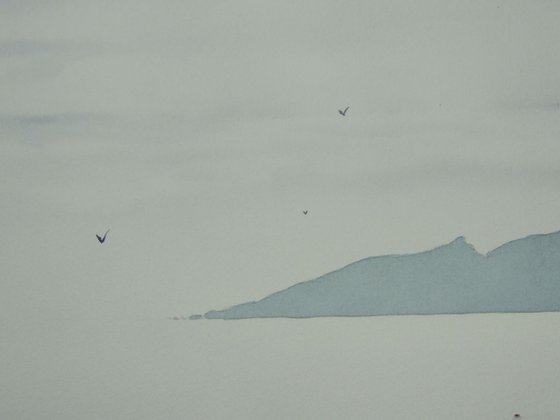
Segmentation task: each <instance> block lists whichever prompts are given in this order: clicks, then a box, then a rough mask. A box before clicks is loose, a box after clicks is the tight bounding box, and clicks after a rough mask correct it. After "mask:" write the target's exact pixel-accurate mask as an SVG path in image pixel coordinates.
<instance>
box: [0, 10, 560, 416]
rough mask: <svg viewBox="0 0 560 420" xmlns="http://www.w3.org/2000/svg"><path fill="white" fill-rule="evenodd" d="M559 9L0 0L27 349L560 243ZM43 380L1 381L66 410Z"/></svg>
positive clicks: (12, 256)
mask: <svg viewBox="0 0 560 420" xmlns="http://www.w3.org/2000/svg"><path fill="white" fill-rule="evenodd" d="M559 13H560V3H558V2H554V1H548V0H537V1H531V2H529V1H526V0H508V1H501V0H496V1H492V0H488V1H477V0H474V1H455V0H446V1H443V0H438V1H436V0H426V1H422V2H419V1H412V0H411V1H405V0H402V1H400V0H399V1H394V0H386V1H385V0H383V1H378V0H376V1H371V0H367V1H365V0H364V1H359V0H356V1H350V2H348V1H347V2H342V1H330V0H329V1H317V0H309V1H305V2H301V1H297V2H296V1H291V0H287V1H268V0H264V1H263V0H259V1H257V0H240V1H236V2H231V1H213V2H207V1H202V0H201V1H198V0H189V1H178V0H177V1H175V0H163V1H154V0H134V1H132V0H130V1H128V0H120V1H118V2H115V1H105V0H97V1H94V2H92V1H82V0H73V1H64V0H17V1H16V0H0V91H1V92H2V100H0V196H1V197H2V210H1V215H2V222H3V223H2V234H3V240H2V242H1V244H0V267H1V269H0V320H1V321H0V325H1V327H2V330H3V332H4V336H7V337H10V340H7V341H6V342H5V343H7V342H9V343H10V344H9V345H8V348H7V349H6V348H5V351H7V352H9V353H10V354H11V355H13V356H17V355H26V357H27V359H25V360H31V359H32V355H34V353H33V351H35V350H31V349H35V348H41V347H43V348H45V349H48V350H49V352H48V354H49V355H50V356H56V355H57V354H59V351H62V350H61V347H60V344H59V343H62V342H68V341H69V340H70V341H71V336H72V337H73V336H74V335H73V334H77V335H76V336H77V337H80V338H79V339H80V340H82V341H80V342H79V343H78V344H76V346H77V347H75V353H72V352H70V353H69V354H68V353H64V351H70V350H68V349H65V350H64V351H63V353H62V354H66V355H67V356H68V355H70V356H71V357H70V358H71V359H72V357H74V359H72V360H75V361H77V360H79V358H78V354H79V353H80V352H81V351H85V353H86V354H88V355H89V356H92V357H95V355H94V354H93V353H92V350H87V349H91V348H96V349H97V347H95V345H94V347H91V345H92V342H91V341H88V340H91V339H88V338H85V336H84V332H83V331H90V332H92V334H93V336H94V337H95V336H96V334H98V337H104V339H106V340H108V342H110V343H112V344H111V345H112V346H117V347H118V346H119V344H118V343H119V341H118V337H120V335H119V333H118V331H121V330H119V329H118V328H122V329H123V330H126V328H129V327H130V328H132V326H133V325H134V328H136V329H134V331H136V333H138V334H140V335H139V336H141V334H143V333H142V332H141V331H143V330H142V328H141V325H142V323H143V322H152V323H153V322H156V321H155V320H164V319H166V317H169V316H174V315H185V316H188V315H190V314H196V313H203V312H206V311H207V310H210V309H221V308H224V307H227V306H230V305H233V304H237V303H240V302H245V301H249V300H254V299H259V298H261V297H263V296H265V295H267V294H269V293H272V292H274V291H277V290H280V289H283V288H285V287H288V286H290V285H292V284H295V283H297V282H301V281H304V280H308V279H312V278H315V277H318V276H320V275H322V274H325V273H327V272H329V271H332V270H335V269H338V268H340V267H342V266H344V265H346V264H349V263H351V262H353V261H356V260H359V259H362V258H365V257H368V256H373V255H381V254H403V253H412V252H418V251H423V250H426V249H430V248H434V247H436V246H439V245H442V244H444V243H448V242H451V241H452V240H453V239H454V238H456V237H458V236H461V235H464V236H465V237H466V239H467V241H468V242H469V243H471V244H473V245H474V246H475V248H476V249H477V250H478V251H479V252H483V253H486V252H488V251H490V250H492V249H493V248H495V247H497V246H499V245H501V244H503V243H505V242H507V241H510V240H514V239H517V238H521V237H524V236H527V235H530V234H534V233H547V232H552V231H557V230H559V229H560V223H559V222H558V220H559V219H558V214H559V212H560V198H558V195H557V187H558V182H559V181H558V180H559V179H560V167H559V166H558V162H557V157H558V155H559V153H560V142H559V141H558V135H559V134H560V105H559V104H560V83H559V77H560V76H559V75H560V54H559V53H560V45H559V44H558V42H557V40H558V39H560V27H559V26H558V24H557V16H558V15H559ZM346 106H349V107H350V109H349V111H348V113H347V115H346V117H342V116H340V115H339V114H338V109H344V108H345V107H346ZM303 210H309V212H308V214H307V215H303V213H302V211H303ZM107 229H111V231H110V232H109V234H108V237H107V241H106V242H105V244H103V245H100V244H99V243H98V242H97V240H96V238H95V234H102V233H104V232H105V231H106V230H107ZM157 322H159V321H157ZM136 323H137V324H136ZM108 325H112V327H108ZM115 325H117V326H115ZM150 325H153V324H150ZM157 325H159V324H157ZM107 328H109V329H110V333H109V332H107ZM111 328H112V329H111ZM154 328H155V327H154ZM191 328H192V327H191ZM194 328H197V329H200V328H202V327H194ZM206 328H208V327H206ZM220 328H222V327H220ZM231 328H234V327H231ZM235 328H237V327H235ZM203 330H204V331H202V330H201V331H199V332H198V334H199V335H198V336H197V337H199V338H200V337H202V336H203V335H204V334H208V333H209V330H208V329H204V328H203ZM150 331H153V330H150ZM220 331H221V330H220ZM214 333H215V334H221V333H220V332H216V331H214ZM146 334H148V333H146ZM162 334H163V333H162ZM241 334H243V333H241ZM125 335H126V334H125ZM226 335H227V333H226ZM139 336H135V337H134V339H131V340H130V341H128V343H129V345H130V348H132V344H130V343H137V342H138V340H139V338H138V337H139ZM146 337H147V336H146ZM167 339H169V337H167ZM65 340H66V341H65ZM99 340H101V338H99ZM146 340H148V338H146ZM235 340H241V338H240V337H235ZM397 341H398V340H397ZM514 341H515V340H514ZM205 343H207V342H205ZM207 344H208V343H207ZM315 344H317V343H315ZM4 345H7V344H4ZM88 346H90V347H88ZM199 346H202V344H200V345H199ZM109 348H110V349H113V347H109ZM118 348H121V347H118ZM200 348H202V347H200ZM103 351H105V352H107V351H109V350H107V349H105V350H103ZM103 351H101V353H100V354H104V355H105V356H99V357H105V359H103V360H104V361H107V360H113V359H114V360H121V359H119V357H121V356H122V357H124V353H123V354H122V355H121V354H119V356H118V357H117V356H115V354H110V353H103ZM154 351H156V350H154ZM497 351H498V353H499V349H498V350H497ZM233 354H235V353H233ZM214 356H216V355H214ZM22 357H23V356H22ZM33 357H34V356H33ZM146 357H147V356H146ZM206 357H207V358H206V359H204V363H207V364H206V366H212V363H213V360H214V359H212V357H213V356H211V355H210V356H206ZM216 357H217V356H216ZM231 357H232V360H231V361H232V362H235V358H234V357H233V356H231ZM30 358H31V359H30ZM112 358H113V359H112ZM33 360H35V361H36V363H38V364H39V365H41V366H42V365H43V364H44V365H45V366H46V367H45V369H47V368H48V362H45V360H46V359H41V358H37V359H33ZM48 360H52V359H48ZM135 360H143V359H142V358H137V359H135ZM516 360H517V359H516ZM76 363H77V362H76ZM263 363H264V362H263ZM31 365H33V364H31ZM31 365H29V364H26V363H25V361H24V360H23V359H22V361H21V363H19V364H16V365H14V367H13V368H11V369H12V370H10V372H9V375H8V376H6V375H4V376H3V377H5V378H6V377H9V378H12V379H13V378H15V377H16V376H17V377H18V378H19V379H20V380H22V381H23V382H21V383H20V382H18V384H19V385H17V386H20V388H18V387H17V386H16V388H15V389H16V390H20V391H21V390H29V389H28V387H29V386H30V385H29V383H38V384H40V385H37V387H36V388H33V389H34V391H33V392H32V395H35V396H36V397H38V396H40V395H50V394H44V393H43V394H42V393H41V392H42V390H43V391H44V389H47V388H48V382H45V381H40V380H38V381H37V377H39V376H41V375H42V374H45V375H47V374H48V373H49V372H47V371H42V370H40V369H39V370H38V371H37V372H38V373H37V374H36V375H37V377H35V378H34V377H33V375H31V376H30V377H29V378H31V379H29V382H28V383H26V382H25V378H28V377H27V376H25V375H23V376H21V373H22V372H28V371H27V370H26V368H25V366H31ZM33 366H36V365H33ZM37 366H38V365H37ZM76 366H78V365H76ZM95 366H96V365H95V364H91V366H90V367H89V368H90V369H91V370H94V369H95ZM294 366H295V365H294ZM317 366H319V365H317ZM84 369H85V368H84ZM166 369H168V371H169V372H171V371H172V370H173V369H172V368H171V367H170V366H168V365H166ZM155 371H156V370H154V372H155ZM77 372H81V371H80V368H78V367H75V370H74V371H72V374H71V375H78V373H77ZM154 372H151V373H154ZM18 375H19V376H18ZM72 377H73V376H72ZM22 378H23V379H22ZM33 378H34V379H33ZM68 378H69V377H67V378H66V379H68ZM130 378H133V377H132V376H131V377H130ZM247 378H248V377H247ZM247 378H245V379H247ZM137 379H138V378H137V377H134V380H133V379H131V383H132V382H136V380H137ZM247 380H248V379H247ZM348 380H350V379H348ZM68 381H70V379H68ZM68 383H70V384H71V383H72V382H71V381H70V382H68ZM43 385H44V386H45V388H41V386H43ZM68 386H69V387H70V388H71V386H70V385H68ZM209 386H210V385H209ZM70 388H69V389H70ZM5 389H7V388H5ZM148 390H149V389H148V388H146V392H148ZM14 392H16V391H14ZM18 392H19V391H18ZM21 392H24V391H21ZM76 392H77V391H76ZM9 395H10V396H12V397H13V395H12V394H9ZM22 395H23V394H22ZM146 395H147V394H146ZM76 398H77V400H76V401H77V402H76V403H75V404H78V405H79V403H80V401H81V400H80V399H79V398H86V397H85V396H83V395H82V396H77V397H76ZM18 401H19V400H18ZM53 401H54V400H53ZM53 404H54V403H53ZM92 404H93V403H92ZM9 414H13V412H10V413H9ZM75 414H76V413H75V412H73V413H70V414H69V415H68V418H76V415H75ZM12 418H13V417H12ZM58 418H64V416H59V417H58ZM92 418H93V417H92ZM104 418H107V417H106V416H105V417H104ZM120 418H127V417H126V416H124V415H123V416H121V417H120ZM131 418H138V417H134V416H132V417H131ZM179 418H182V417H179ZM323 418H324V417H323ZM385 418H389V417H385ZM433 418H436V417H433ZM442 418H445V417H442Z"/></svg>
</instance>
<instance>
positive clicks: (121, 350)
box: [0, 313, 560, 420]
mask: <svg viewBox="0 0 560 420" xmlns="http://www.w3.org/2000/svg"><path fill="white" fill-rule="evenodd" d="M167 315H168V314H165V315H162V317H161V318H159V319H154V318H148V317H146V318H142V317H137V318H132V317H131V318H126V317H123V318H121V319H110V317H109V316H100V317H99V318H95V317H90V318H87V319H86V318H84V319H83V320H81V321H82V322H77V320H76V319H67V320H61V319H60V318H56V319H55V318H52V319H41V318H40V317H38V318H35V319H31V318H25V316H21V317H19V319H12V320H9V319H3V320H2V321H1V322H2V323H1V324H0V325H1V326H2V332H3V333H2V337H3V339H2V342H1V343H0V346H1V350H2V351H1V353H2V359H3V361H2V364H1V365H0V392H1V394H0V397H1V404H0V418H1V419H7V420H11V419H13V420H23V419H48V420H52V419H56V420H76V419H80V420H88V419H134V420H143V419H146V420H148V419H149V420H153V419H173V420H174V419H177V420H179V419H181V420H184V419H307V420H309V419H381V420H397V419H398V420H403V419H423V420H426V419H429V420H460V419H477V420H500V419H504V420H505V419H511V418H512V416H513V414H514V413H520V414H521V415H522V418H523V419H534V420H537V419H547V420H553V419H558V418H560V398H558V396H559V395H560V335H559V333H558V332H559V331H560V314H559V313H541V314H483V315H457V316H455V315H445V316H401V317H369V318H321V319H303V320H294V319H250V320H243V321H221V320H200V321H188V320H179V321H174V320H169V319H166V316H167ZM186 315H188V314H186Z"/></svg>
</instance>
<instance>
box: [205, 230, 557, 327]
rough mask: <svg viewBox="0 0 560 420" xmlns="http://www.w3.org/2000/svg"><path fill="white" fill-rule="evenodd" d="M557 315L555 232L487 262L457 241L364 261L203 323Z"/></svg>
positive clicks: (509, 247)
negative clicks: (323, 318)
mask: <svg viewBox="0 0 560 420" xmlns="http://www.w3.org/2000/svg"><path fill="white" fill-rule="evenodd" d="M558 310H560V232H554V233H549V234H542V235H531V236H528V237H526V238H523V239H518V240H515V241H511V242H508V243H506V244H504V245H502V246H500V247H498V248H496V249H495V250H493V251H491V252H489V253H488V254H486V255H483V254H480V253H478V252H477V251H476V250H475V249H474V247H473V246H472V245H470V244H468V243H467V242H466V240H465V238H464V237H462V236H461V237H459V238H457V239H455V240H454V241H452V242H450V243H448V244H446V245H443V246H440V247H438V248H435V249H432V250H429V251H424V252H420V253H417V254H406V255H385V256H378V257H370V258H366V259H363V260H360V261H357V262H355V263H352V264H349V265H347V266H345V267H343V268H341V269H339V270H336V271H333V272H331V273H328V274H325V275H323V276H321V277H318V278H316V279H313V280H309V281H305V282H302V283H298V284H296V285H294V286H291V287H289V288H287V289H284V290H281V291H279V292H276V293H273V294H271V295H269V296H267V297H265V298H263V299H261V300H259V301H256V302H247V303H243V304H240V305H236V306H233V307H231V308H228V309H224V310H220V311H209V312H207V313H206V314H205V315H204V318H207V319H244V318H276V317H288V318H309V317H325V316H331V317H332V316H374V315H413V314H416V315H418V314H426V315H427V314H462V313H485V312H545V311H558Z"/></svg>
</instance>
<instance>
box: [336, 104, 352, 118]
mask: <svg viewBox="0 0 560 420" xmlns="http://www.w3.org/2000/svg"><path fill="white" fill-rule="evenodd" d="M348 108H350V107H349V106H347V107H346V109H345V110H344V111H341V110H340V109H339V110H338V113H339V114H340V115H342V116H343V117H345V116H346V111H348Z"/></svg>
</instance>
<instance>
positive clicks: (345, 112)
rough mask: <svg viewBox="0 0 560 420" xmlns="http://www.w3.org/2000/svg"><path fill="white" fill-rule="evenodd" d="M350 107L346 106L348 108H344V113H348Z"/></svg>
mask: <svg viewBox="0 0 560 420" xmlns="http://www.w3.org/2000/svg"><path fill="white" fill-rule="evenodd" d="M349 109H350V107H349V106H347V107H346V109H345V110H344V114H346V111H348V110H349Z"/></svg>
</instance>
